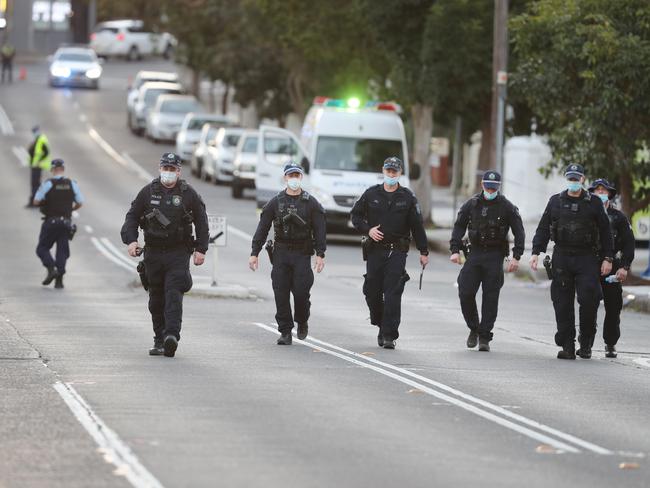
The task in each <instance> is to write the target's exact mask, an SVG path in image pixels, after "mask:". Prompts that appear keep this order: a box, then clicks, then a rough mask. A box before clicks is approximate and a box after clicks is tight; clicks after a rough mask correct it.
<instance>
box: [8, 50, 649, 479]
mask: <svg viewBox="0 0 650 488" xmlns="http://www.w3.org/2000/svg"><path fill="white" fill-rule="evenodd" d="M143 67H148V68H161V67H163V68H165V67H166V68H173V67H172V66H171V65H165V64H164V63H162V62H153V61H151V62H145V63H140V64H129V63H122V62H110V63H108V64H107V65H106V68H105V75H104V76H105V79H104V80H103V84H102V87H101V89H100V90H99V91H84V90H67V89H48V88H46V86H45V74H46V67H45V65H44V64H42V63H36V64H34V65H31V66H29V67H28V78H27V80H26V81H25V82H22V83H16V84H14V85H12V86H2V87H0V106H1V107H2V109H3V110H4V112H5V113H6V116H7V117H6V118H7V119H8V121H9V122H7V120H4V118H3V117H2V114H1V113H0V129H2V134H0V148H1V149H2V154H4V157H3V158H2V176H1V177H0V194H1V195H2V197H3V198H2V202H3V204H2V205H0V221H1V222H2V255H1V256H2V257H1V258H0V261H1V265H0V415H1V416H0V419H1V420H0V439H2V442H0V487H2V488H4V487H32V486H33V487H66V488H70V487H100V486H101V487H104V486H106V487H109V486H110V487H126V486H138V487H144V486H165V487H208V486H210V487H212V486H228V487H250V486H268V487H276V486H277V487H280V486H291V487H293V486H295V487H298V486H300V487H331V486H339V487H352V486H377V487H394V486H404V487H425V486H426V487H430V486H471V485H476V484H478V485H480V486H494V487H510V486H512V487H515V486H521V485H522V484H525V485H526V486H528V487H547V486H556V487H564V486H572V487H576V486H578V487H582V486H585V487H587V486H589V487H594V486H626V487H627V486H630V487H632V486H634V487H647V486H648V485H649V484H650V481H649V480H650V474H649V464H648V459H647V456H648V454H650V427H649V424H648V403H649V401H650V334H648V318H647V316H644V315H641V314H637V313H634V312H627V311H626V312H624V313H623V326H622V329H623V337H622V339H621V341H620V343H619V350H620V351H621V353H620V354H619V357H618V358H617V359H614V360H609V359H605V358H604V354H603V350H602V342H601V339H600V338H598V340H597V342H596V344H597V345H596V351H595V354H594V359H592V360H587V361H586V360H577V361H568V362H566V361H559V360H557V359H555V354H556V352H557V348H556V346H555V345H554V344H553V331H554V316H553V310H552V307H551V302H550V298H549V292H548V289H547V288H543V287H539V286H534V285H530V284H526V283H524V282H521V281H518V280H515V279H513V278H510V277H508V279H507V280H506V285H505V287H504V289H503V291H502V295H501V309H500V314H499V319H498V322H497V326H496V330H495V338H494V341H493V343H492V352H490V353H479V352H477V351H469V350H467V349H466V348H465V346H464V343H465V339H466V335H467V330H466V328H465V326H464V323H463V320H462V316H461V313H460V309H459V306H458V298H457V291H456V288H455V280H456V276H457V273H458V268H457V267H455V266H454V265H452V264H450V263H449V262H448V260H447V257H446V256H442V255H435V256H432V260H431V264H430V265H429V267H428V268H427V271H426V273H425V276H424V282H423V286H422V290H421V291H418V287H417V278H418V274H419V269H418V263H417V256H416V255H415V254H413V253H412V254H413V255H411V256H410V257H409V261H408V272H409V274H410V275H411V277H412V280H411V282H410V283H409V284H408V285H407V290H406V292H405V295H404V303H403V320H402V327H401V329H400V330H401V334H402V336H401V337H400V339H399V341H398V345H397V349H396V350H394V351H388V350H383V349H379V348H378V347H377V345H376V342H375V341H376V332H375V329H374V328H372V327H371V326H370V325H369V321H368V313H367V309H366V307H365V303H364V301H363V296H362V293H361V285H362V278H361V276H362V274H363V272H364V268H363V264H362V261H361V255H360V251H359V249H358V247H357V246H355V245H352V244H350V243H346V242H344V241H336V239H334V240H333V241H331V242H330V243H329V251H328V253H327V259H326V263H327V264H326V268H325V271H324V272H323V273H322V274H321V275H319V276H317V278H316V284H315V286H314V289H313V292H312V302H313V307H312V318H311V320H310V333H311V334H312V335H310V337H309V338H308V339H307V340H306V341H304V342H300V341H295V342H294V345H293V346H291V347H278V346H276V345H275V340H276V337H277V335H276V332H275V330H274V327H273V321H274V303H273V299H272V290H271V284H270V267H269V264H268V261H267V260H266V259H265V257H263V258H262V259H261V260H260V261H261V268H260V270H259V271H258V272H257V273H253V272H251V271H250V270H248V268H247V256H248V254H249V249H250V247H249V245H250V242H249V241H248V236H250V234H252V233H253V232H254V229H255V226H256V221H257V218H258V217H257V215H256V212H255V202H254V200H253V199H252V198H248V199H245V200H243V201H236V202H235V201H234V200H232V199H231V198H230V192H229V189H228V188H226V187H218V186H214V185H212V184H209V183H206V182H202V181H198V180H197V179H196V178H194V177H192V176H190V175H189V172H187V173H188V174H187V175H186V176H187V178H188V180H189V181H190V183H191V184H192V185H194V186H195V187H196V188H197V189H198V191H199V192H200V193H201V194H202V195H203V197H204V199H205V202H206V204H207V207H208V210H209V211H210V212H212V213H216V214H223V215H226V216H227V217H228V219H229V223H230V224H231V225H232V226H233V227H234V228H235V229H236V230H235V232H234V233H233V232H231V234H230V236H229V245H228V247H226V248H224V249H221V250H220V252H219V260H220V263H219V266H220V267H219V277H220V280H223V281H225V282H227V283H231V284H236V285H241V286H244V287H247V288H249V289H251V290H252V294H251V298H249V299H223V298H222V299H208V298H205V297H200V296H192V295H190V296H187V297H186V299H185V306H184V321H183V333H182V340H181V342H180V347H179V350H178V353H177V356H176V358H174V359H168V358H160V357H149V356H148V355H147V350H148V347H149V346H150V344H151V336H152V332H151V325H150V317H149V314H148V311H147V308H146V295H145V293H144V292H143V291H142V289H141V288H139V287H137V286H135V285H134V282H135V275H134V273H133V271H132V269H131V268H132V266H133V265H134V263H135V261H132V260H130V258H128V257H125V256H126V254H125V248H124V246H122V245H121V243H120V238H119V229H120V227H121V224H122V221H123V217H124V213H125V212H126V210H127V208H128V206H129V204H130V202H131V200H132V199H133V197H134V196H135V195H136V193H137V191H138V190H139V189H140V188H141V187H142V186H143V185H144V184H145V183H146V181H147V179H148V178H149V175H151V174H155V173H156V172H157V165H158V158H159V157H160V155H161V154H162V153H163V152H164V151H166V150H170V149H171V146H165V145H154V144H152V143H150V142H149V141H146V140H143V139H141V138H138V137H136V136H133V135H131V134H130V133H129V132H128V130H127V128H126V114H125V97H126V90H125V87H126V83H127V82H126V80H127V78H128V77H129V76H132V75H134V74H135V72H136V71H137V70H138V69H142V68H143ZM35 123H39V124H40V125H41V126H42V127H43V129H44V131H45V132H46V133H47V135H48V136H49V138H50V141H51V144H52V148H53V154H54V156H56V157H62V158H63V159H64V160H65V161H66V164H67V172H68V174H69V176H71V177H73V178H75V179H77V181H78V182H79V184H80V186H81V189H82V191H83V193H84V194H85V196H86V199H87V204H86V205H85V206H84V207H83V208H82V209H81V210H80V212H79V217H78V219H77V224H78V226H79V232H78V234H77V236H76V237H75V239H74V241H73V242H72V243H71V246H72V258H71V259H70V261H69V268H68V273H67V274H66V277H65V285H66V288H65V290H54V289H53V288H52V287H47V288H46V287H42V286H41V285H40V281H41V280H42V278H43V276H44V269H43V268H42V266H41V265H40V262H39V261H38V260H37V258H36V256H35V253H34V249H35V247H36V239H37V235H38V229H39V225H40V219H39V218H38V215H37V213H36V212H34V211H32V210H28V209H24V208H23V205H24V204H25V203H26V199H27V189H28V170H27V168H25V167H24V166H22V165H21V162H22V163H24V160H22V161H21V159H20V158H19V157H18V156H20V155H21V149H20V148H21V147H24V146H26V144H27V143H28V141H29V137H30V134H29V130H30V128H31V126H32V125H34V124H35ZM113 248H114V249H113ZM210 259H211V256H210V255H208V260H210ZM210 266H211V264H210V262H208V263H206V265H205V266H203V267H201V268H196V267H193V273H194V274H195V276H197V277H199V278H197V279H199V280H200V279H201V278H200V277H201V276H204V277H205V279H208V278H207V277H208V276H209V274H210Z"/></svg>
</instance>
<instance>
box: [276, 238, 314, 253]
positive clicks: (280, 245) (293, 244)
mask: <svg viewBox="0 0 650 488" xmlns="http://www.w3.org/2000/svg"><path fill="white" fill-rule="evenodd" d="M274 245H275V248H276V249H286V250H288V251H305V250H307V248H308V247H311V242H309V241H278V240H276V241H275V242H274Z"/></svg>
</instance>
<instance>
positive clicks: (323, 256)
mask: <svg viewBox="0 0 650 488" xmlns="http://www.w3.org/2000/svg"><path fill="white" fill-rule="evenodd" d="M316 256H318V257H319V258H323V259H325V253H324V252H318V253H316Z"/></svg>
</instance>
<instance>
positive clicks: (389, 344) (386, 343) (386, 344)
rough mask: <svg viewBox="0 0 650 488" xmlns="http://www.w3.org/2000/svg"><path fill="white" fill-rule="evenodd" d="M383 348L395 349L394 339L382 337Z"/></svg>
mask: <svg viewBox="0 0 650 488" xmlns="http://www.w3.org/2000/svg"><path fill="white" fill-rule="evenodd" d="M384 349H395V341H394V340H391V339H386V338H384Z"/></svg>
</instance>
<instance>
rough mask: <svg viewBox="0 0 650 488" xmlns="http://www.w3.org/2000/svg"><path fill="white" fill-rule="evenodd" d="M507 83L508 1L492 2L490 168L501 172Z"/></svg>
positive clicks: (498, 0)
mask: <svg viewBox="0 0 650 488" xmlns="http://www.w3.org/2000/svg"><path fill="white" fill-rule="evenodd" d="M507 83H508V0H495V1H494V42H493V47H492V116H491V120H490V125H491V127H492V134H493V135H494V137H493V138H492V140H491V141H489V142H488V143H489V144H490V167H491V168H495V169H497V170H498V171H499V172H500V173H502V172H503V133H504V127H505V105H506V95H507Z"/></svg>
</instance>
